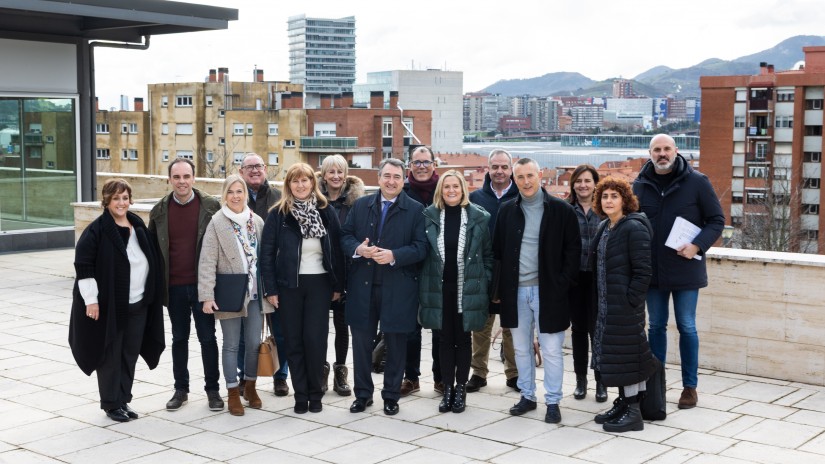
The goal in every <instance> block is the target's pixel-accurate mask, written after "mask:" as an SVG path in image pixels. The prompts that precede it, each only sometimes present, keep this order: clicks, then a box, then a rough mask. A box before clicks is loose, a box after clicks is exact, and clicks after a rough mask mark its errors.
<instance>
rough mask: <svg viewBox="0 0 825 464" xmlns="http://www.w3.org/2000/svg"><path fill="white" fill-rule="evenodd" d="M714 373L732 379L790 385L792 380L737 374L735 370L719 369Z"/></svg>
mask: <svg viewBox="0 0 825 464" xmlns="http://www.w3.org/2000/svg"><path fill="white" fill-rule="evenodd" d="M714 375H718V376H720V377H727V378H730V379H737V380H744V381H746V382H757V383H767V384H771V385H785V386H787V385H789V384H790V382H788V381H787V380H780V379H769V378H767V377H756V376H755V375H745V374H737V373H734V372H722V371H717V372H715V373H714Z"/></svg>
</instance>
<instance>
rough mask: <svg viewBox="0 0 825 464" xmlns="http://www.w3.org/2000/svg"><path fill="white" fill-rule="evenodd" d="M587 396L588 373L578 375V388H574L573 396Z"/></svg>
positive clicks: (580, 397) (578, 398)
mask: <svg viewBox="0 0 825 464" xmlns="http://www.w3.org/2000/svg"><path fill="white" fill-rule="evenodd" d="M585 396H587V375H576V389H575V390H573V398H575V399H577V400H581V399H584V397H585Z"/></svg>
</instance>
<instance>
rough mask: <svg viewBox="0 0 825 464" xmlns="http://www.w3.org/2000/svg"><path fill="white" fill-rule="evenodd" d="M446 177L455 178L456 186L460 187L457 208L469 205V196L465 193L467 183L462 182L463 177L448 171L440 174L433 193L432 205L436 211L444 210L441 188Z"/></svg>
mask: <svg viewBox="0 0 825 464" xmlns="http://www.w3.org/2000/svg"><path fill="white" fill-rule="evenodd" d="M448 177H455V178H456V179H458V185H460V186H461V202H460V203H459V206H461V207H462V208H463V207H465V206H467V205H469V204H470V194H469V192H467V181H466V180H464V176H463V175H461V174H460V173H459V172H458V171H456V170H455V169H450V170H449V171H447V172H445V173H444V174H441V176H440V177H439V178H438V184H436V186H435V192H433V205H435V207H436V208H438V209H444V207H445V206H446V203H444V193H443V192H442V190H441V189H442V187H443V186H444V179H446V178H448Z"/></svg>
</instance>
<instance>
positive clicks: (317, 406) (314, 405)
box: [309, 400, 324, 412]
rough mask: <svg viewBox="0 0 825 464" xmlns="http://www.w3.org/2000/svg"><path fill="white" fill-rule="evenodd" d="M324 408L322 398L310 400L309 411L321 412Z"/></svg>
mask: <svg viewBox="0 0 825 464" xmlns="http://www.w3.org/2000/svg"><path fill="white" fill-rule="evenodd" d="M323 409H324V405H323V404H321V400H309V412H321V410H323Z"/></svg>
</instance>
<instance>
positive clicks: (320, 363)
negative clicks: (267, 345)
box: [275, 273, 332, 403]
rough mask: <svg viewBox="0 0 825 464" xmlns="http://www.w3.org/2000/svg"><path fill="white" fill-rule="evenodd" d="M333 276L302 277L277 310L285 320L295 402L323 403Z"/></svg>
mask: <svg viewBox="0 0 825 464" xmlns="http://www.w3.org/2000/svg"><path fill="white" fill-rule="evenodd" d="M331 299H332V283H331V282H330V277H329V274H326V273H324V274H300V275H299V276H298V287H297V288H282V289H280V293H279V295H278V301H279V308H278V309H277V310H276V311H275V312H276V313H277V314H278V317H279V318H280V321H281V328H282V329H283V331H284V338H285V340H286V346H287V356H286V357H287V360H288V361H289V366H290V368H291V370H292V388H293V389H294V390H295V402H296V403H297V402H302V401H309V400H320V399H321V398H323V396H324V392H323V391H322V390H321V375H322V373H323V369H324V362H325V361H326V357H327V336H328V335H329V302H330V300H331Z"/></svg>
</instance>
